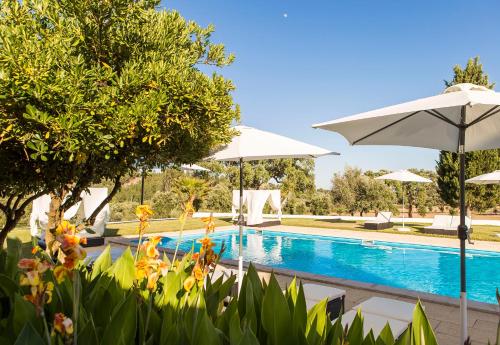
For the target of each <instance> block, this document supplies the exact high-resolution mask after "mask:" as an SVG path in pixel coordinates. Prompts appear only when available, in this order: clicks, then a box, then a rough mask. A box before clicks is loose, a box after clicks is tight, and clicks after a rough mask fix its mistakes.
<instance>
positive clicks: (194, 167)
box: [181, 164, 210, 171]
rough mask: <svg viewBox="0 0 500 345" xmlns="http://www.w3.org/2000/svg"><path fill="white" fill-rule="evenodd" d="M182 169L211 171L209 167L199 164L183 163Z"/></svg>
mask: <svg viewBox="0 0 500 345" xmlns="http://www.w3.org/2000/svg"><path fill="white" fill-rule="evenodd" d="M181 170H187V171H210V170H209V169H207V168H204V167H202V166H199V165H197V164H182V165H181Z"/></svg>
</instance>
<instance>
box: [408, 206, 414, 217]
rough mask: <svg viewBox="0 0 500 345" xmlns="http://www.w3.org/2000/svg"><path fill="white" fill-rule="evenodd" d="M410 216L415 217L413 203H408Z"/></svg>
mask: <svg viewBox="0 0 500 345" xmlns="http://www.w3.org/2000/svg"><path fill="white" fill-rule="evenodd" d="M408 218H413V204H408Z"/></svg>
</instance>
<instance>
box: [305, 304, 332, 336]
mask: <svg viewBox="0 0 500 345" xmlns="http://www.w3.org/2000/svg"><path fill="white" fill-rule="evenodd" d="M327 322H330V320H329V319H328V315H327V314H326V299H324V300H322V301H320V302H319V303H317V304H316V305H315V306H314V307H312V308H311V310H309V312H308V313H307V328H306V337H307V341H308V343H309V344H320V343H322V342H323V341H324V339H325V338H326V333H327V329H326V323H327Z"/></svg>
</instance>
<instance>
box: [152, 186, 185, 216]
mask: <svg viewBox="0 0 500 345" xmlns="http://www.w3.org/2000/svg"><path fill="white" fill-rule="evenodd" d="M178 205H180V202H179V197H178V196H177V194H176V193H173V192H156V193H155V194H154V195H153V198H152V199H151V206H152V208H153V209H154V210H155V212H156V216H157V217H158V218H168V217H175V216H178V215H179V212H180V210H179V208H178Z"/></svg>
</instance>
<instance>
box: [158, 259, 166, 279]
mask: <svg viewBox="0 0 500 345" xmlns="http://www.w3.org/2000/svg"><path fill="white" fill-rule="evenodd" d="M158 270H159V271H160V273H161V275H162V276H164V275H166V274H167V273H168V264H167V263H166V262H164V261H160V263H159V264H158Z"/></svg>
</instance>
